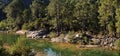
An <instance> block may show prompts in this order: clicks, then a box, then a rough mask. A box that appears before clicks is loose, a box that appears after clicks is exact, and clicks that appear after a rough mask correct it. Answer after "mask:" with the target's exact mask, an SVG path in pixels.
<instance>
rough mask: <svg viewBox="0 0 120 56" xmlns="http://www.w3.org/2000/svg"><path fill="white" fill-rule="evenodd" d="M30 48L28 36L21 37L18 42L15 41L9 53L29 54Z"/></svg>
mask: <svg viewBox="0 0 120 56" xmlns="http://www.w3.org/2000/svg"><path fill="white" fill-rule="evenodd" d="M28 50H29V47H27V46H26V38H25V37H23V36H22V37H20V38H18V40H17V42H16V43H14V44H13V45H12V46H11V48H10V49H9V53H10V54H11V55H16V54H17V55H23V56H26V55H27V51H28Z"/></svg>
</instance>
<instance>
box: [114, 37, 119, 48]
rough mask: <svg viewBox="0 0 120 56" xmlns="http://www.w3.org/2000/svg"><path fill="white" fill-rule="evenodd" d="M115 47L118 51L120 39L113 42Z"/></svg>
mask: <svg viewBox="0 0 120 56" xmlns="http://www.w3.org/2000/svg"><path fill="white" fill-rule="evenodd" d="M115 47H116V48H118V49H120V39H118V40H116V41H115Z"/></svg>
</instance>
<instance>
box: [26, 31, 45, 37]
mask: <svg viewBox="0 0 120 56" xmlns="http://www.w3.org/2000/svg"><path fill="white" fill-rule="evenodd" d="M26 36H27V37H28V38H45V37H47V33H46V31H28V32H27V33H26Z"/></svg>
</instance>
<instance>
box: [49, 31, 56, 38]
mask: <svg viewBox="0 0 120 56" xmlns="http://www.w3.org/2000/svg"><path fill="white" fill-rule="evenodd" d="M49 36H50V38H55V37H56V36H57V34H56V33H55V32H50V34H49Z"/></svg>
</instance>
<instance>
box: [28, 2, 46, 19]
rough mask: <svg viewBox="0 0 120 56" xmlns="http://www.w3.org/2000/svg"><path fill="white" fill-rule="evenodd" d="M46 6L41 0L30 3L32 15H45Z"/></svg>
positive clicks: (41, 16) (34, 16)
mask: <svg viewBox="0 0 120 56" xmlns="http://www.w3.org/2000/svg"><path fill="white" fill-rule="evenodd" d="M45 7H46V5H45V3H43V2H42V1H41V0H33V2H32V4H31V5H30V9H31V14H32V17H33V18H34V19H36V18H43V17H45Z"/></svg>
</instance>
